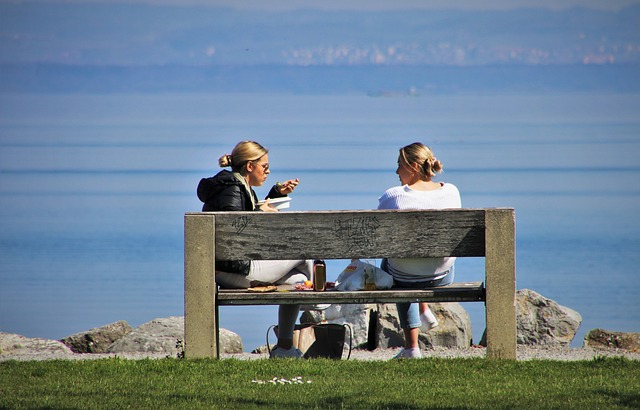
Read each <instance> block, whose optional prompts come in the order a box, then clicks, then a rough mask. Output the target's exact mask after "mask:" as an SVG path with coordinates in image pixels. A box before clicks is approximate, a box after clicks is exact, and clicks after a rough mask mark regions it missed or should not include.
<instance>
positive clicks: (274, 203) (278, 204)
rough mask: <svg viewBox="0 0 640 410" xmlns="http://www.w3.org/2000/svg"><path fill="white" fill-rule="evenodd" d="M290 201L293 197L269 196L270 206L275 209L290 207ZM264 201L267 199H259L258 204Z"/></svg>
mask: <svg viewBox="0 0 640 410" xmlns="http://www.w3.org/2000/svg"><path fill="white" fill-rule="evenodd" d="M290 202H291V198H290V197H288V196H283V197H281V198H269V206H270V207H271V208H275V209H285V208H289V205H290V204H289V203H290ZM264 203H265V201H258V205H262V204H264Z"/></svg>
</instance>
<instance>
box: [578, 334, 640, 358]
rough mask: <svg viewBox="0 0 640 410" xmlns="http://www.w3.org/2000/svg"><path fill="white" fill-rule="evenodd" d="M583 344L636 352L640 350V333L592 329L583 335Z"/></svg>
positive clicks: (597, 347)
mask: <svg viewBox="0 0 640 410" xmlns="http://www.w3.org/2000/svg"><path fill="white" fill-rule="evenodd" d="M584 345H585V347H593V348H596V349H622V350H628V351H630V352H634V353H638V352H640V333H628V332H627V333H625V332H612V331H609V330H604V329H592V330H590V331H589V333H587V335H586V336H585V337H584Z"/></svg>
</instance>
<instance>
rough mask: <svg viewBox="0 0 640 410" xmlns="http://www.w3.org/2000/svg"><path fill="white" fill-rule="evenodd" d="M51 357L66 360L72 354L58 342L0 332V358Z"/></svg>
mask: <svg viewBox="0 0 640 410" xmlns="http://www.w3.org/2000/svg"><path fill="white" fill-rule="evenodd" d="M23 355H35V356H51V357H55V358H62V359H64V358H67V357H69V356H73V352H72V351H71V349H69V347H67V346H66V345H65V344H64V343H62V342H60V341H58V340H49V339H40V338H29V337H25V336H21V335H16V334H13V333H4V332H0V356H12V357H16V356H23Z"/></svg>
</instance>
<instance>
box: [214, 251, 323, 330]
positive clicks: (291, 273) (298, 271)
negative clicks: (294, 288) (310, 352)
mask: <svg viewBox="0 0 640 410" xmlns="http://www.w3.org/2000/svg"><path fill="white" fill-rule="evenodd" d="M312 272H313V261H312V260H283V261H271V260H252V261H251V268H250V269H249V274H248V275H247V276H244V275H239V274H237V273H228V272H220V271H216V283H217V284H218V285H220V287H222V288H232V289H243V288H249V287H251V286H255V285H258V284H274V285H283V284H289V285H293V284H294V283H296V282H301V281H305V280H307V279H310V278H311V275H312ZM298 313H300V305H280V306H279V307H278V340H279V339H281V338H282V339H288V340H289V341H291V340H293V330H294V327H295V324H296V320H297V319H298Z"/></svg>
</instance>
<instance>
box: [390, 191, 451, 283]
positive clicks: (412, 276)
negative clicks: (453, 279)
mask: <svg viewBox="0 0 640 410" xmlns="http://www.w3.org/2000/svg"><path fill="white" fill-rule="evenodd" d="M441 185H442V186H441V187H440V189H436V190H433V191H416V190H414V189H411V188H409V187H408V186H407V185H403V186H397V187H393V188H389V189H387V190H386V191H385V192H384V194H382V196H381V197H380V198H379V199H378V209H447V208H460V207H461V206H462V201H461V200H460V192H459V191H458V188H456V186H455V185H453V184H447V183H441ZM398 234H399V236H401V235H402V233H401V232H399V233H398ZM454 262H455V258H454V257H450V258H421V259H418V258H413V259H389V260H388V263H389V273H390V274H391V275H392V276H393V277H394V279H397V280H400V281H403V282H422V281H428V280H435V279H439V278H441V277H442V276H444V274H445V273H446V272H447V271H448V270H449V269H450V268H451V267H452V266H453V263H454Z"/></svg>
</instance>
